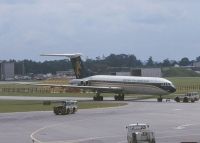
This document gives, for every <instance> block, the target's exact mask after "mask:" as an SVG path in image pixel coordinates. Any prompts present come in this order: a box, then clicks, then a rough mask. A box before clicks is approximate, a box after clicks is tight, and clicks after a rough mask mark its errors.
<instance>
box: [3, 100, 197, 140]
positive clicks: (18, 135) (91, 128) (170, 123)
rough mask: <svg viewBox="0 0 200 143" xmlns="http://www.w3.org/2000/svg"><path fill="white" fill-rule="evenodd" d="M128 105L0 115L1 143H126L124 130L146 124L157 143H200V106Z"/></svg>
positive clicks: (139, 103)
mask: <svg viewBox="0 0 200 143" xmlns="http://www.w3.org/2000/svg"><path fill="white" fill-rule="evenodd" d="M127 102H128V105H126V106H121V107H113V108H106V109H105V108H104V109H83V110H78V112H77V113H76V114H70V115H65V116H56V115H54V114H53V112H52V111H48V112H24V113H1V114H0V142H2V143H32V142H35V143H126V142H127V140H126V134H127V132H126V126H127V125H128V124H131V123H147V124H149V125H150V128H151V129H152V130H153V131H154V132H155V136H156V142H157V143H180V142H200V114H199V113H200V102H195V103H176V102H174V101H170V102H162V103H157V102H156V99H154V100H143V101H127Z"/></svg>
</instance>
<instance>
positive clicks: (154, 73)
mask: <svg viewBox="0 0 200 143" xmlns="http://www.w3.org/2000/svg"><path fill="white" fill-rule="evenodd" d="M131 75H132V76H143V77H162V71H161V68H141V69H132V70H131Z"/></svg>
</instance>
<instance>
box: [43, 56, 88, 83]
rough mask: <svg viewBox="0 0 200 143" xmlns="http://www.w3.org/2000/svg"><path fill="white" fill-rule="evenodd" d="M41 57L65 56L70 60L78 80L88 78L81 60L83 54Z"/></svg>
mask: <svg viewBox="0 0 200 143" xmlns="http://www.w3.org/2000/svg"><path fill="white" fill-rule="evenodd" d="M41 56H63V57H67V58H70V60H71V63H72V67H73V70H74V73H75V75H76V78H77V79H81V78H84V77H87V76H88V72H87V71H86V70H85V67H84V65H83V61H82V60H81V54H79V53H77V54H42V55H41Z"/></svg>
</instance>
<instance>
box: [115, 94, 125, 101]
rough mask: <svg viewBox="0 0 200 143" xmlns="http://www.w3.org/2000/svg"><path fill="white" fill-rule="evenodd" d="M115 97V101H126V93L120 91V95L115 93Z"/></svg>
mask: <svg viewBox="0 0 200 143" xmlns="http://www.w3.org/2000/svg"><path fill="white" fill-rule="evenodd" d="M114 98H115V101H124V94H123V93H120V94H118V95H115V96H114Z"/></svg>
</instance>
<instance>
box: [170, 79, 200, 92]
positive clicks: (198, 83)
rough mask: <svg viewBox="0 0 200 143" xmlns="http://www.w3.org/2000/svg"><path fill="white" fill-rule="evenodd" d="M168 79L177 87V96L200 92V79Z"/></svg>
mask: <svg viewBox="0 0 200 143" xmlns="http://www.w3.org/2000/svg"><path fill="white" fill-rule="evenodd" d="M167 79H168V80H170V81H172V82H173V84H174V85H175V86H176V88H177V91H176V94H180V93H181V94H182V93H186V92H192V91H197V92H200V77H171V78H167Z"/></svg>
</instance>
